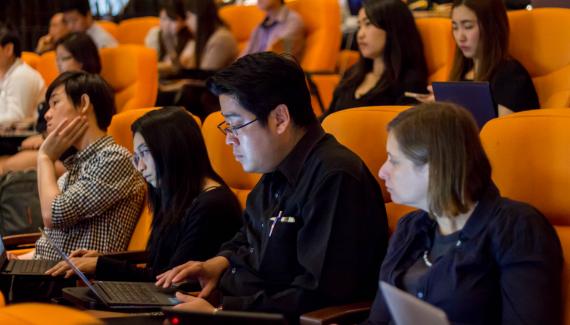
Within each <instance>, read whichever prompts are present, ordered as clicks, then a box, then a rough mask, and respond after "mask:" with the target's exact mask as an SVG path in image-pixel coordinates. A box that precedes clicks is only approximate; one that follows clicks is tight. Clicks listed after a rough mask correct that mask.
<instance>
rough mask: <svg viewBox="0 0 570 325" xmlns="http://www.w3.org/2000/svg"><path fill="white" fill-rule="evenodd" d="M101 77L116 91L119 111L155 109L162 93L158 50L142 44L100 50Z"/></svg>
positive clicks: (116, 102)
mask: <svg viewBox="0 0 570 325" xmlns="http://www.w3.org/2000/svg"><path fill="white" fill-rule="evenodd" d="M100 54H101V65H102V67H103V70H102V71H101V76H102V77H103V78H104V79H105V80H106V81H107V82H108V83H109V84H110V85H111V88H113V90H114V91H115V104H116V106H117V112H123V111H126V110H130V109H134V108H141V107H151V106H153V105H154V104H155V102H156V96H157V92H158V67H157V65H158V63H157V58H156V51H154V50H152V49H149V48H146V47H144V46H139V45H120V46H118V47H116V48H104V49H101V51H100Z"/></svg>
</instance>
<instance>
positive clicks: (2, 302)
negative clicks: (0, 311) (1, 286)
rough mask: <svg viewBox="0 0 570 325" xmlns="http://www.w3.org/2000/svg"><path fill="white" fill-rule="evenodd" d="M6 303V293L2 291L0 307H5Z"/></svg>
mask: <svg viewBox="0 0 570 325" xmlns="http://www.w3.org/2000/svg"><path fill="white" fill-rule="evenodd" d="M5 305H6V301H4V295H3V294H2V292H0V307H4V306H5Z"/></svg>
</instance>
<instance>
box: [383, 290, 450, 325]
mask: <svg viewBox="0 0 570 325" xmlns="http://www.w3.org/2000/svg"><path fill="white" fill-rule="evenodd" d="M380 289H381V291H382V295H384V301H386V304H387V305H388V310H389V311H390V314H391V315H392V320H393V321H394V323H395V324H396V325H416V324H430V325H449V321H448V320H447V316H446V315H445V312H444V311H443V310H441V309H439V308H437V307H435V306H432V305H430V304H428V303H427V302H425V301H422V300H420V299H418V298H416V297H414V296H412V295H411V294H409V293H407V292H405V291H402V290H400V289H398V288H396V287H395V286H393V285H391V284H388V283H386V282H384V281H380Z"/></svg>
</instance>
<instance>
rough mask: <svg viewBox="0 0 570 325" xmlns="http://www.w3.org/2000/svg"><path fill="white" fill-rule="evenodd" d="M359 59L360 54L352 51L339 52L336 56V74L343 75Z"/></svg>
mask: <svg viewBox="0 0 570 325" xmlns="http://www.w3.org/2000/svg"><path fill="white" fill-rule="evenodd" d="M358 59H360V52H358V51H353V50H341V51H340V53H339V54H338V60H337V63H336V68H337V71H338V73H340V74H341V75H343V74H344V73H345V72H346V70H348V68H350V67H351V66H353V65H354V64H355V63H356V62H358Z"/></svg>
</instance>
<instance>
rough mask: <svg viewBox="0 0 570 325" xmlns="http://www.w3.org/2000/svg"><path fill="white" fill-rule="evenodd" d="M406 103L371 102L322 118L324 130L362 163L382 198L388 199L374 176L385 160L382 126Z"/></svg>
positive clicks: (383, 188)
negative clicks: (394, 104) (383, 104)
mask: <svg viewBox="0 0 570 325" xmlns="http://www.w3.org/2000/svg"><path fill="white" fill-rule="evenodd" d="M406 109H408V106H371V107H361V108H351V109H346V110H342V111H338V112H334V113H332V114H331V115H329V116H327V117H326V118H325V120H324V121H323V124H322V125H323V128H324V129H325V131H326V132H328V133H330V134H332V135H334V136H335V138H336V139H337V140H338V142H340V143H342V144H343V145H345V146H346V147H348V148H349V149H350V150H352V151H354V152H355V153H356V154H357V155H358V156H360V158H362V160H363V161H364V163H365V164H366V166H367V167H368V169H369V170H370V172H371V173H372V175H374V177H376V180H377V181H378V183H379V184H380V186H381V187H382V193H383V194H384V202H390V196H389V195H388V193H387V192H386V187H385V186H384V181H382V180H381V179H380V178H379V177H378V171H379V170H380V167H381V166H382V164H383V163H384V161H386V157H387V155H386V140H387V137H388V132H387V131H386V126H387V125H388V123H389V122H390V121H391V120H392V119H393V118H394V117H396V115H398V113H400V112H402V111H404V110H406Z"/></svg>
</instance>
